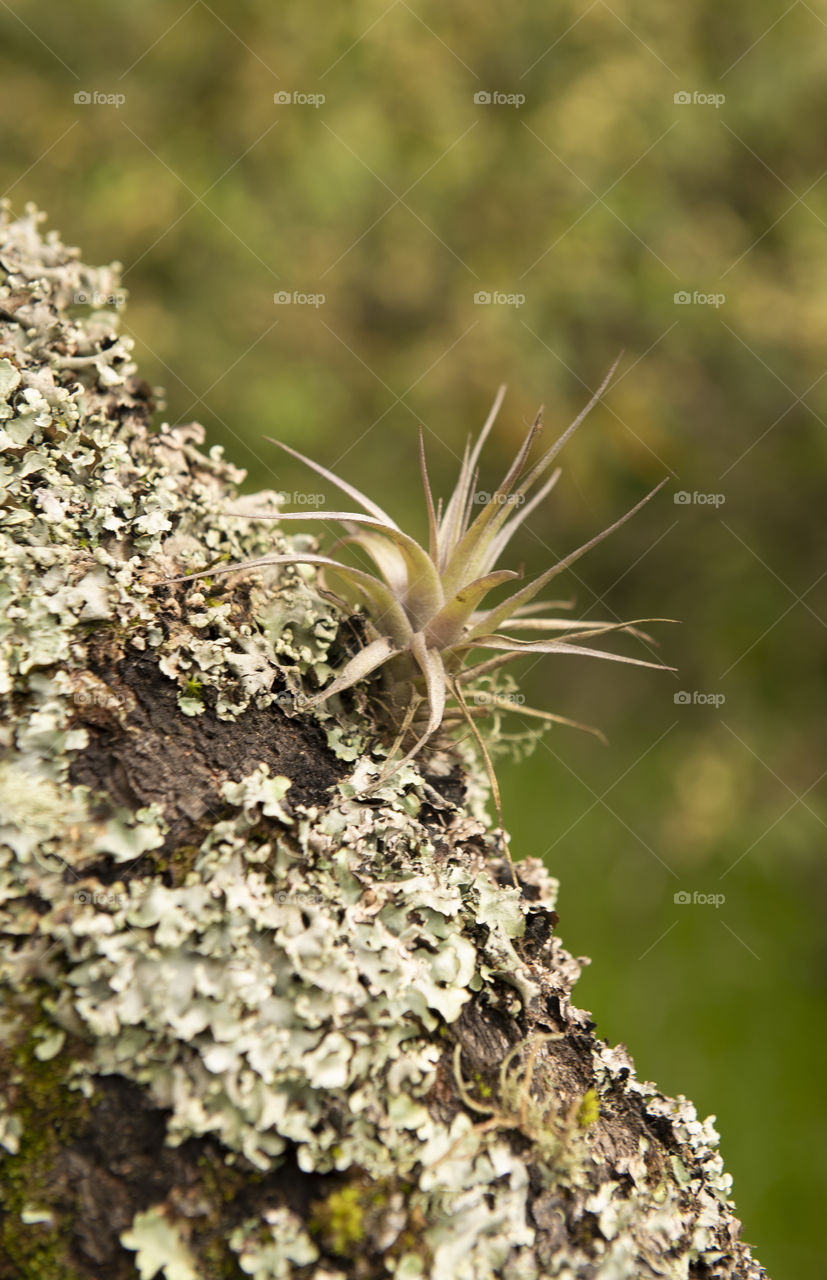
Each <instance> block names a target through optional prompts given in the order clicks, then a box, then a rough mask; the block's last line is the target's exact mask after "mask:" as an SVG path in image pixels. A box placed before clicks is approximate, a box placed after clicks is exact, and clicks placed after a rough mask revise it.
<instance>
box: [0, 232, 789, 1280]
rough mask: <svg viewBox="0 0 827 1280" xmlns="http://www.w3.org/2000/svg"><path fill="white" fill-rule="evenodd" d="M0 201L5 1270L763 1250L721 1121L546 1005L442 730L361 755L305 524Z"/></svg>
mask: <svg viewBox="0 0 827 1280" xmlns="http://www.w3.org/2000/svg"><path fill="white" fill-rule="evenodd" d="M39 222H40V217H39V215H37V214H36V213H35V212H34V211H33V210H29V211H27V214H26V216H25V217H24V218H22V219H20V220H17V221H12V220H11V219H10V218H9V217H8V215H7V214H5V213H4V214H3V216H2V223H1V224H0V441H1V442H2V470H3V505H2V511H0V517H1V518H0V562H1V563H2V575H1V576H0V600H2V611H1V612H0V697H2V699H3V714H4V719H3V727H2V730H0V747H2V756H1V758H0V931H1V932H2V940H3V941H2V952H1V953H0V1001H2V1017H1V1018H0V1157H2V1159H0V1177H2V1187H3V1208H2V1216H1V1217H0V1277H2V1280H6V1278H9V1280H10V1278H11V1277H14V1278H15V1280H18V1278H21V1277H26V1278H28V1277H32V1280H34V1278H35V1277H37V1280H41V1278H42V1277H50V1278H54V1280H57V1278H63V1277H66V1278H67V1280H70V1278H80V1277H83V1278H86V1277H98V1278H100V1280H103V1278H104V1277H105V1278H106V1280H128V1278H132V1277H135V1276H140V1277H142V1278H144V1280H145V1278H147V1277H152V1276H155V1275H160V1276H165V1277H166V1280H201V1278H204V1280H212V1278H213V1277H216V1278H218V1277H239V1278H240V1277H242V1276H250V1275H252V1276H254V1277H256V1278H257V1280H270V1278H273V1280H275V1278H278V1277H293V1276H295V1277H306V1278H307V1280H343V1278H344V1277H356V1278H359V1280H361V1278H364V1280H373V1278H374V1277H376V1278H377V1280H378V1278H379V1277H386V1276H396V1277H399V1278H400V1280H412V1278H413V1277H435V1280H442V1277H448V1276H450V1277H452V1278H453V1280H464V1278H465V1277H467V1278H468V1280H471V1278H474V1280H484V1278H486V1277H494V1276H502V1277H506V1278H507V1280H527V1278H529V1277H544V1276H560V1277H565V1278H566V1280H587V1278H588V1280H625V1278H627V1277H628V1280H646V1278H649V1277H651V1278H652V1280H654V1278H656V1277H657V1278H660V1277H675V1278H676V1280H677V1278H679V1277H694V1278H695V1280H701V1278H702V1277H703V1278H704V1280H733V1278H735V1277H738V1278H739V1280H758V1277H761V1276H764V1275H765V1272H764V1271H763V1269H762V1268H761V1267H760V1266H759V1265H758V1263H757V1262H755V1261H754V1260H753V1259H752V1257H751V1255H750V1252H749V1250H748V1248H747V1247H746V1246H745V1245H744V1244H742V1243H740V1240H739V1231H740V1226H739V1223H738V1222H737V1220H736V1219H735V1217H734V1215H733V1211H732V1204H731V1202H730V1200H729V1198H728V1197H729V1192H730V1180H729V1177H728V1175H727V1174H726V1173H725V1172H724V1169H723V1164H722V1161H721V1159H720V1156H719V1155H718V1154H717V1150H716V1146H717V1135H716V1133H715V1131H714V1129H713V1127H712V1124H711V1123H710V1121H708V1120H707V1121H704V1122H700V1121H699V1120H698V1119H697V1116H696V1113H695V1110H694V1108H693V1106H692V1105H691V1103H689V1102H687V1101H686V1100H685V1099H683V1098H678V1099H671V1098H667V1097H665V1096H664V1095H663V1094H662V1093H660V1091H659V1090H658V1089H657V1088H656V1087H655V1086H654V1085H652V1084H647V1083H642V1082H640V1081H638V1080H637V1079H636V1077H635V1072H634V1066H633V1064H632V1061H631V1059H630V1058H629V1056H628V1054H627V1052H626V1050H625V1048H623V1046H620V1047H617V1048H611V1047H609V1046H608V1045H607V1044H606V1043H605V1042H603V1041H602V1040H600V1039H599V1038H598V1037H597V1036H596V1035H595V1034H594V1027H593V1024H592V1022H591V1021H590V1019H589V1017H588V1015H587V1014H586V1013H584V1012H583V1011H581V1010H579V1009H577V1008H576V1007H575V1006H574V1005H573V1004H572V1002H571V989H572V986H573V984H574V982H575V981H576V979H577V977H578V974H579V972H580V963H579V962H578V961H577V960H575V959H574V958H573V957H572V956H571V955H569V954H568V952H567V951H566V950H565V948H564V947H563V945H562V943H561V942H560V940H559V939H558V938H557V937H556V936H555V934H554V927H555V925H556V923H557V917H556V915H555V912H554V900H555V894H556V888H557V885H556V882H555V881H554V880H553V879H552V878H551V877H550V876H549V875H548V874H547V872H546V871H545V869H544V868H543V866H542V865H541V863H539V862H538V861H536V860H533V859H527V860H526V861H524V862H521V863H520V864H518V866H517V876H518V881H519V883H518V885H517V886H515V885H514V884H513V883H512V880H511V876H510V872H509V869H508V867H507V865H506V864H505V863H504V862H503V860H502V857H501V851H500V848H499V846H498V843H497V840H496V838H495V836H494V833H493V832H492V831H491V829H490V826H489V824H488V822H487V820H486V818H485V812H484V801H485V795H486V787H487V784H486V781H485V777H484V773H483V772H482V771H481V770H480V768H479V767H478V766H477V765H476V764H475V763H474V761H473V759H472V757H470V756H469V755H466V756H464V757H460V756H459V755H458V754H457V751H456V749H452V748H451V747H450V745H446V746H445V747H444V748H442V749H440V750H434V751H432V752H431V753H430V754H429V755H428V756H427V758H425V759H423V760H421V761H420V762H418V763H419V767H413V766H407V767H405V768H404V769H403V770H401V771H400V772H399V773H398V774H397V775H396V776H395V777H394V778H392V779H391V780H390V781H388V782H387V783H385V784H384V785H383V786H381V787H380V788H379V789H378V790H376V791H374V792H373V793H372V794H371V796H370V797H369V798H367V799H366V798H364V796H361V791H362V790H363V789H364V787H365V786H366V785H367V784H368V783H370V782H372V781H375V779H376V778H377V777H378V775H379V773H380V772H381V768H382V760H383V756H382V751H383V748H382V744H381V735H380V733H379V730H378V727H377V725H376V723H375V721H374V718H373V713H372V707H371V697H370V690H369V689H367V690H357V691H356V692H355V693H354V694H353V696H345V697H344V698H343V699H342V700H340V701H339V702H337V703H336V704H335V712H334V711H333V710H331V709H324V710H321V711H318V712H315V713H314V714H312V715H307V716H302V715H300V714H295V713H294V712H295V704H294V697H295V694H296V693H297V692H298V691H299V690H300V689H301V688H305V689H315V688H318V687H321V686H322V685H323V684H324V683H325V682H326V681H327V680H329V679H330V676H331V674H332V672H333V671H335V670H336V669H337V668H338V667H340V666H341V665H342V664H343V662H344V661H345V660H346V659H347V657H348V654H349V653H350V652H351V651H352V649H353V645H354V643H355V638H354V635H355V633H354V628H358V626H359V621H358V618H357V619H349V618H348V617H347V615H346V613H344V612H343V611H342V610H341V609H340V608H338V607H337V605H336V604H334V603H333V602H332V601H331V598H330V597H329V596H327V595H326V594H324V593H322V592H320V589H319V587H318V584H317V582H316V579H315V576H314V574H313V573H312V572H311V571H310V570H306V569H296V568H288V569H285V568H284V567H281V568H280V569H276V568H274V567H272V566H271V567H265V568H262V569H259V570H256V571H253V572H239V573H238V574H233V575H229V576H226V577H219V578H216V579H214V580H207V582H206V584H205V582H204V581H198V582H195V583H183V584H180V583H179V584H176V585H173V586H170V585H169V584H167V583H165V581H164V579H166V578H168V577H173V576H175V575H176V574H184V573H187V572H194V571H196V570H199V569H201V568H204V567H209V566H212V565H214V564H216V563H217V562H224V561H228V560H229V561H230V562H232V561H235V560H241V559H245V558H250V557H254V556H261V555H265V554H267V553H268V552H272V551H274V550H286V549H290V546H291V545H295V544H296V543H297V542H299V541H301V545H302V546H306V545H307V539H306V537H305V538H304V539H303V540H299V539H288V538H287V537H286V536H284V535H282V534H281V533H276V534H274V533H273V526H272V525H265V524H264V523H263V522H258V523H257V522H256V521H255V520H251V519H239V518H238V517H237V516H230V515H227V514H226V513H227V512H228V511H231V510H232V511H234V512H235V511H238V510H239V508H240V507H241V508H243V509H244V510H246V511H247V512H250V513H253V512H255V511H262V510H265V511H266V510H270V511H273V510H275V509H276V495H274V494H270V493H265V494H259V495H256V496H255V498H252V499H251V498H244V499H238V498H236V497H235V496H234V491H233V486H234V485H235V484H237V483H238V482H239V481H240V480H241V478H242V475H241V473H240V472H238V471H236V470H235V469H234V468H233V467H232V466H230V465H229V464H227V463H226V462H224V461H223V459H222V457H221V453H220V450H218V449H212V450H210V451H209V452H207V453H205V452H203V451H202V450H201V448H200V446H201V445H202V443H203V431H202V429H201V428H200V427H198V426H197V425H195V424H193V425H192V426H189V427H183V428H177V429H174V430H173V429H170V428H169V427H167V426H162V427H161V428H160V429H156V430H154V429H153V428H152V426H151V420H152V413H153V410H154V408H155V405H154V394H153V391H152V389H151V388H149V387H148V386H147V385H146V383H144V382H142V381H140V380H139V378H138V377H137V376H136V370H135V367H134V365H133V364H132V363H131V361H130V352H129V342H128V340H126V339H124V338H123V337H121V336H119V334H118V317H117V307H118V299H117V289H118V284H117V275H116V272H115V270H114V269H110V268H102V269H97V270H95V269H91V268H88V267H86V266H84V265H82V264H81V263H80V261H79V259H78V256H77V254H76V252H75V251H72V250H67V249H66V248H65V247H64V246H63V245H62V244H61V243H60V241H59V239H58V238H57V237H56V236H55V235H51V236H49V237H47V238H45V239H44V238H41V235H40V232H39V229H38V227H39Z"/></svg>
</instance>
